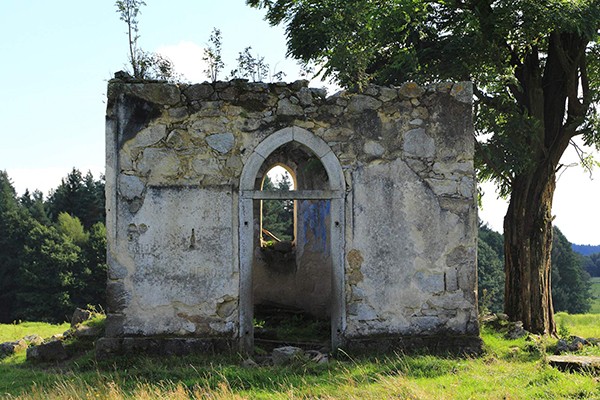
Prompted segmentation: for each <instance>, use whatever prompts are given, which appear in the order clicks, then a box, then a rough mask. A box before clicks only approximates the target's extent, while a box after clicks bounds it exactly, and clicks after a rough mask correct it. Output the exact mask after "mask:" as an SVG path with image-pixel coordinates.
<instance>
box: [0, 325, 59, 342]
mask: <svg viewBox="0 0 600 400" xmlns="http://www.w3.org/2000/svg"><path fill="white" fill-rule="evenodd" d="M69 327H70V325H69V324H68V323H64V324H62V325H51V324H46V323H43V322H21V323H18V324H17V323H14V324H0V343H4V342H8V341H11V340H16V339H21V338H23V337H25V336H28V335H34V334H37V335H40V336H41V337H44V338H47V337H50V336H52V335H54V334H57V333H63V332H64V331H66V330H67V329H69Z"/></svg>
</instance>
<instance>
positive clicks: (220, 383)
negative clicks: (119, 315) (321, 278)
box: [0, 313, 600, 400]
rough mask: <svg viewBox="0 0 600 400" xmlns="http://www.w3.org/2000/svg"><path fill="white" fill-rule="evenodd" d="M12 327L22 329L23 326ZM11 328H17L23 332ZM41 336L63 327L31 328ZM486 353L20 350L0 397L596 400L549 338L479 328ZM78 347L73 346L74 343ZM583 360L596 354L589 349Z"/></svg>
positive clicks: (583, 328)
mask: <svg viewBox="0 0 600 400" xmlns="http://www.w3.org/2000/svg"><path fill="white" fill-rule="evenodd" d="M557 320H558V321H559V325H560V326H562V327H563V328H562V329H561V330H562V331H563V332H564V331H568V332H569V334H576V335H581V336H584V337H589V336H595V337H600V315H591V314H587V315H568V314H565V313H559V314H557ZM19 325H23V326H22V327H21V326H19ZM15 327H19V328H23V330H22V331H18V330H15ZM29 328H30V325H28V324H25V323H23V324H8V325H0V337H2V338H9V339H12V340H14V339H18V338H19V337H20V336H21V335H22V334H30V333H31V329H29ZM36 328H37V329H38V331H37V332H38V333H41V332H44V336H51V335H53V334H57V333H62V332H63V331H64V329H65V326H59V325H49V324H38V325H36ZM482 337H483V340H484V342H485V353H484V354H483V355H482V356H481V357H477V358H460V357H451V356H432V355H412V356H405V355H402V354H392V355H385V356H375V355H372V356H369V357H352V356H349V355H347V354H345V353H344V352H340V353H339V354H338V355H337V356H336V357H335V358H330V359H329V362H328V363H323V364H317V363H315V362H312V361H310V360H305V359H298V360H296V361H294V362H293V363H292V364H290V365H287V366H278V367H274V366H269V365H258V366H251V367H249V366H247V365H245V366H244V365H243V362H244V359H245V358H244V357H242V356H240V355H229V356H224V355H221V356H213V355H211V356H186V357H160V358H157V357H149V356H142V355H136V356H131V355H129V356H127V357H115V358H111V359H107V360H96V359H95V356H94V353H93V350H92V345H93V341H89V340H88V341H86V342H84V343H83V344H82V345H81V346H87V347H86V351H85V352H83V353H82V354H81V355H79V356H77V357H75V358H71V359H69V360H67V361H63V362H60V363H37V364H32V363H30V362H28V361H26V360H25V354H24V352H18V353H16V354H14V355H12V356H9V357H7V358H4V359H2V360H0V396H2V397H8V398H11V399H23V400H24V399H39V398H49V399H58V398H60V399H64V398H72V399H80V398H81V399H83V398H102V399H139V398H148V399H149V398H169V399H189V398H195V399H204V398H210V399H289V398H331V399H347V398H363V399H381V398H410V399H417V398H418V399H439V398H444V399H466V398H486V399H505V398H511V399H558V398H582V399H591V398H598V397H600V387H599V386H598V375H597V374H596V373H591V372H588V373H570V372H561V371H559V370H557V369H554V368H553V367H551V366H549V365H548V362H547V355H548V354H552V353H553V351H554V349H555V347H556V342H557V341H556V339H548V338H540V337H538V336H535V335H531V336H530V337H528V338H520V339H516V340H509V339H506V338H505V337H504V334H503V333H502V332H500V331H497V330H494V329H492V328H491V327H488V326H486V327H484V328H483V331H482ZM75 341H77V340H75ZM586 354H588V355H594V354H595V355H600V348H598V346H591V347H590V348H589V350H588V351H587V352H586Z"/></svg>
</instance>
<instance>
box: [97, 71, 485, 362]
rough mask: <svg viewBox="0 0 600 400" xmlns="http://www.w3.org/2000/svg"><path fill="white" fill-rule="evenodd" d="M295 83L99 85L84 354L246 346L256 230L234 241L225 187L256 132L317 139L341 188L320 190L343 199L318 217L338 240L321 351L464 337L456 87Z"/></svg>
mask: <svg viewBox="0 0 600 400" xmlns="http://www.w3.org/2000/svg"><path fill="white" fill-rule="evenodd" d="M306 85H307V84H306V82H305V81H298V82H294V83H291V84H285V83H274V84H265V83H248V82H245V81H241V80H235V81H231V82H216V83H212V84H211V83H203V84H194V85H188V84H179V85H176V84H167V83H163V82H134V81H122V80H119V79H114V80H111V81H110V82H109V85H108V107H107V131H106V138H107V146H106V148H107V166H106V187H107V231H108V262H109V282H108V297H109V306H108V307H109V308H108V322H107V324H108V325H107V334H106V336H107V337H106V338H105V339H103V340H102V341H100V342H99V345H98V346H99V350H101V351H104V352H110V351H122V350H123V346H124V343H129V346H130V347H131V346H133V347H136V346H137V347H138V348H149V347H152V348H154V347H153V346H156V340H155V339H156V338H157V337H161V338H162V340H163V341H171V342H169V343H172V344H171V345H170V346H171V348H172V349H179V350H181V351H186V349H188V350H189V349H192V348H194V349H196V348H201V349H213V348H227V347H231V346H234V345H236V344H237V343H242V344H243V345H245V346H247V345H248V343H251V340H250V341H248V339H247V338H246V339H243V337H244V335H250V336H251V327H248V326H247V325H248V322H247V321H248V318H249V317H248V315H250V316H251V314H252V312H251V306H252V304H248V302H250V303H251V300H250V301H249V300H248V296H247V294H245V293H246V291H247V290H246V289H244V287H246V286H247V285H248V282H245V280H247V279H251V278H248V276H249V275H248V274H247V273H245V268H247V267H246V258H245V257H244V256H243V255H242V253H244V252H245V247H246V246H248V244H247V243H254V242H256V241H257V238H250V239H248V238H247V237H246V236H245V235H247V234H246V233H244V232H247V230H244V229H245V228H244V226H243V225H244V224H247V223H248V221H243V219H240V216H241V215H242V214H243V213H244V211H243V210H244V209H245V208H244V207H243V206H242V198H243V197H244V194H243V193H240V190H239V189H240V181H241V179H242V178H241V177H242V175H243V174H244V171H245V170H249V169H251V168H253V167H251V166H249V164H251V163H255V162H256V160H263V159H266V158H268V156H269V154H260V151H259V149H260V146H259V145H261V143H263V144H264V143H267V142H268V141H269V140H275V141H281V145H282V146H283V145H285V144H287V143H292V142H294V143H295V142H297V141H300V142H302V143H303V146H305V147H306V149H307V150H308V151H309V152H310V151H315V150H314V149H315V148H319V149H320V150H318V151H319V152H321V153H323V154H315V156H316V157H317V158H320V159H321V161H324V164H327V165H333V164H332V163H336V164H337V167H339V168H340V170H341V171H343V177H341V179H342V183H343V187H342V189H343V190H342V192H341V194H340V193H339V190H337V188H336V190H337V191H331V193H333V192H335V193H338V194H336V195H335V196H338V197H336V198H339V199H341V201H342V203H341V204H343V207H342V208H341V213H340V217H338V216H337V215H334V216H332V218H333V219H334V220H335V221H334V222H335V223H333V222H332V223H329V225H328V226H332V228H331V229H339V231H335V232H343V236H342V237H341V238H340V239H339V240H341V241H342V242H343V243H341V244H340V243H328V246H333V247H334V246H338V245H339V247H336V248H340V249H342V251H341V252H339V253H340V254H339V255H338V254H337V252H334V253H335V254H334V259H333V261H332V265H333V267H332V269H333V270H332V277H333V278H332V279H333V281H334V284H333V285H332V287H333V289H332V291H333V292H332V297H334V299H333V300H332V305H331V307H332V308H333V309H332V315H333V317H332V318H333V321H332V340H333V342H334V345H336V346H337V345H339V346H342V347H348V348H371V347H374V346H375V347H378V348H381V347H382V346H384V347H385V348H391V347H393V346H400V347H402V346H409V345H411V344H413V343H418V344H422V345H429V344H431V343H434V345H435V346H442V347H444V346H459V347H465V346H466V347H469V346H473V345H474V346H477V345H478V343H479V341H478V325H477V308H476V304H477V303H476V281H477V280H476V267H475V259H476V223H477V217H476V206H475V181H474V167H473V153H474V148H473V147H474V139H473V134H472V130H473V128H472V123H471V98H472V94H471V85H470V84H469V83H441V84H435V85H430V86H427V87H421V86H418V85H416V84H414V83H406V84H404V85H402V86H400V87H379V86H369V87H368V88H366V89H365V90H364V91H363V92H362V93H349V92H341V93H338V94H336V95H333V96H330V97H326V96H325V92H324V91H323V90H320V89H313V88H308V87H307V86H306ZM300 138H302V139H300ZM313 143H314V144H315V146H312V144H313ZM317 144H318V145H317ZM269 146H270V144H269ZM264 147H268V146H264ZM323 148H326V150H325V151H322V149H323ZM255 152H259V157H258V158H257V157H256V156H254V158H253V154H254V153H255ZM327 152H329V153H328V154H327V155H325V154H324V153H327ZM263 170H264V167H263ZM328 173H329V170H328ZM255 178H256V180H257V182H258V181H259V180H260V179H261V178H262V177H261V176H255ZM329 178H332V177H331V176H329ZM334 201H336V200H334ZM252 223H255V221H253V222H252ZM298 225H300V222H299V223H298ZM328 232H329V231H328ZM331 232H334V231H331ZM328 234H329V233H328ZM332 237H333V236H331V235H330V237H329V239H330V240H331V239H332ZM334 239H335V238H334ZM253 241H254V242H253ZM252 246H255V244H253V245H252ZM246 253H247V252H246ZM246 253H244V254H246ZM336 265H340V266H341V267H340V268H338V269H336V268H337V267H336ZM249 268H251V267H249ZM250 276H251V275H250ZM335 282H338V283H340V282H341V284H336V283H335ZM244 321H246V322H244ZM450 337H452V338H454V339H453V340H449V339H448V338H450ZM135 338H138V339H135ZM334 339H335V340H334ZM463 339H464V340H463ZM415 340H416V342H415ZM132 343H134V344H132ZM173 343H175V344H173ZM190 343H195V344H194V345H192V344H190ZM194 346H196V347H194ZM173 351H175V350H173Z"/></svg>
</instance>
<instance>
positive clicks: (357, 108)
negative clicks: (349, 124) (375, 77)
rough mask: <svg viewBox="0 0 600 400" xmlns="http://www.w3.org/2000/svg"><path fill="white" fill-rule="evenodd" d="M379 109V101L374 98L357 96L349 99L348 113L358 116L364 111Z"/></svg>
mask: <svg viewBox="0 0 600 400" xmlns="http://www.w3.org/2000/svg"><path fill="white" fill-rule="evenodd" d="M379 107H381V101H379V100H377V99H376V98H374V97H371V96H365V95H362V94H357V95H354V96H352V97H351V98H350V101H349V103H348V112H350V113H352V114H359V113H362V112H363V111H365V110H377V109H378V108H379Z"/></svg>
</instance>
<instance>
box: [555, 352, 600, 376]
mask: <svg viewBox="0 0 600 400" xmlns="http://www.w3.org/2000/svg"><path fill="white" fill-rule="evenodd" d="M548 363H549V364H550V365H551V366H552V367H555V368H558V369H559V370H561V371H584V372H594V371H600V357H597V356H573V355H567V356H549V357H548Z"/></svg>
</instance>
